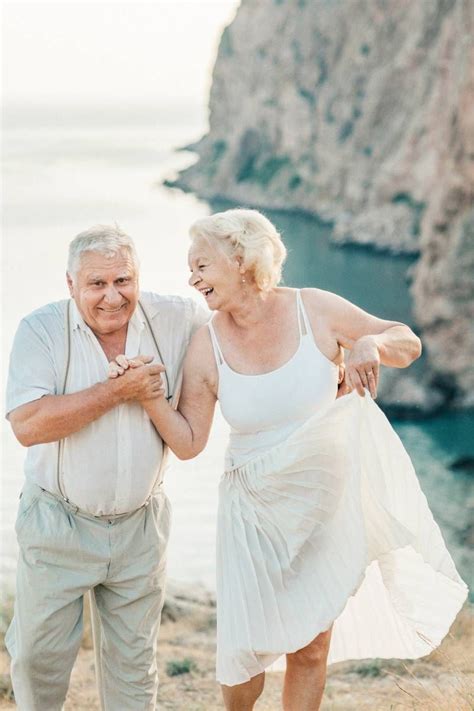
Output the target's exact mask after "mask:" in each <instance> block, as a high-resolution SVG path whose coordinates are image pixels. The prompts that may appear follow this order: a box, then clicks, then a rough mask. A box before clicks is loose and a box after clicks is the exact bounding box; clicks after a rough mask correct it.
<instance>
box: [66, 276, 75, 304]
mask: <svg viewBox="0 0 474 711" xmlns="http://www.w3.org/2000/svg"><path fill="white" fill-rule="evenodd" d="M66 281H67V285H68V289H69V294H70V295H71V298H74V295H73V286H74V285H73V283H72V277H71V275H70V274H69V272H66Z"/></svg>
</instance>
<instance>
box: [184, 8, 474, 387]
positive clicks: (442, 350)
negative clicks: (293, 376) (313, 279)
mask: <svg viewBox="0 0 474 711" xmlns="http://www.w3.org/2000/svg"><path fill="white" fill-rule="evenodd" d="M473 15H474V4H473V3H472V0H415V1H413V0H351V1H350V2H347V0H317V1H314V0H312V1H309V0H286V1H285V0H243V2H242V5H241V7H240V9H239V11H238V13H237V16H236V18H235V20H234V22H233V23H232V24H231V25H230V26H229V27H228V28H227V29H226V30H225V32H224V34H223V37H222V40H221V44H220V48H219V54H218V58H217V62H216V65H215V69H214V75H213V84H212V90H211V98H210V131H209V134H208V135H207V136H205V137H204V139H202V141H201V142H200V143H199V144H198V145H197V147H196V150H197V152H198V155H199V158H200V160H199V161H198V163H197V164H196V165H194V166H192V167H191V168H189V169H188V170H187V171H185V172H184V173H183V174H182V175H181V177H180V179H179V181H178V183H177V184H178V185H181V186H182V187H186V188H189V189H192V190H194V191H196V192H197V193H199V194H200V195H202V196H203V197H216V196H220V197H224V198H229V199H231V200H233V201H236V202H238V203H241V204H252V205H256V206H266V207H274V208H284V209H286V208H290V209H303V210H307V211H309V212H313V213H317V214H319V215H320V216H322V217H324V218H326V219H329V220H332V221H334V239H335V240H336V241H358V242H361V243H367V244H374V245H376V246H378V247H381V248H386V249H390V250H393V251H409V252H416V251H421V259H420V262H419V265H418V267H417V270H416V273H415V281H414V286H413V294H414V298H415V311H416V315H417V319H418V322H419V324H420V325H421V326H422V328H423V334H424V339H425V343H426V344H427V346H428V349H429V353H430V362H431V365H432V370H433V372H434V373H435V374H436V376H437V379H438V382H439V383H442V384H443V385H444V387H447V391H448V390H449V388H451V387H452V392H453V394H455V395H456V396H459V398H460V400H461V401H465V400H466V398H467V397H468V393H469V392H472V391H473V385H474V382H473V378H474V375H473V374H472V372H471V374H469V372H468V370H469V363H467V355H466V354H469V353H472V352H474V334H473V330H472V327H471V326H470V323H469V322H468V318H469V317H470V316H472V313H471V312H470V309H472V306H471V305H472V283H471V284H470V282H469V275H468V268H469V266H472V261H473V256H472V254H473V246H472V243H473V233H474V212H473V209H472V204H473V196H474V80H473V75H472V74H473V66H474V61H473V53H472V37H473V36H474V35H473V33H474V20H473ZM462 351H463V352H462Z"/></svg>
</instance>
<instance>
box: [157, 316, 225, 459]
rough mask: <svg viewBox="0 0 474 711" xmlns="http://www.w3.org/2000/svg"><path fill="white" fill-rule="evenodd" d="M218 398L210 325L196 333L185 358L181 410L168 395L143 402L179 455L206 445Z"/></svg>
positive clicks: (196, 451)
mask: <svg viewBox="0 0 474 711" xmlns="http://www.w3.org/2000/svg"><path fill="white" fill-rule="evenodd" d="M216 401H217V369H216V366H215V361H214V355H213V351H212V344H211V341H210V336H209V329H208V328H207V326H203V327H202V328H200V329H199V330H198V331H197V332H196V333H195V335H194V336H193V338H192V340H191V343H190V345H189V348H188V352H187V354H186V358H185V360H184V370H183V385H182V389H181V396H180V399H179V406H178V410H174V409H173V407H172V406H171V405H170V404H169V403H168V402H167V400H166V399H165V398H164V397H160V398H156V399H153V400H148V401H146V402H144V403H143V407H144V408H145V410H146V412H147V414H148V416H149V417H150V419H151V421H152V422H153V424H154V426H155V427H156V429H157V431H158V432H159V434H160V436H161V438H162V439H163V441H164V442H166V444H167V445H168V446H169V447H170V449H171V450H172V451H173V452H174V453H175V454H176V456H177V457H179V459H192V458H193V457H195V456H196V455H198V454H199V453H200V452H202V450H203V449H204V447H205V446H206V443H207V440H208V437H209V432H210V429H211V424H212V418H213V416H214V408H215V405H216Z"/></svg>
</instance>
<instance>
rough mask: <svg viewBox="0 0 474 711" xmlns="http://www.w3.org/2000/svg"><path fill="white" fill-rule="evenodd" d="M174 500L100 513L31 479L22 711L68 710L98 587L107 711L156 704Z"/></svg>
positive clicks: (18, 679) (25, 503)
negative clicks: (87, 606) (86, 606)
mask: <svg viewBox="0 0 474 711" xmlns="http://www.w3.org/2000/svg"><path fill="white" fill-rule="evenodd" d="M169 527H170V507H169V502H168V499H167V497H166V496H165V494H164V493H159V494H158V495H156V496H153V497H152V498H151V499H150V501H149V503H148V504H147V505H146V506H144V507H142V508H141V509H139V510H138V511H135V512H133V513H131V514H128V515H125V516H123V517H116V518H110V519H105V518H100V519H99V518H94V517H92V516H88V515H85V514H82V513H79V512H77V511H76V510H75V507H73V506H70V505H68V504H66V503H65V502H63V501H61V500H60V499H58V498H56V497H54V496H52V495H51V494H49V493H47V492H45V491H43V490H42V489H41V488H40V487H39V486H36V485H35V484H29V483H27V484H26V485H25V487H24V489H23V492H22V497H21V500H20V507H19V511H18V517H17V523H16V532H17V538H18V543H19V548H20V555H19V561H18V569H17V588H16V600H15V610H14V617H13V620H12V623H11V625H10V627H9V629H8V632H7V636H6V645H7V649H8V651H9V653H10V655H11V658H12V665H11V673H12V681H13V689H14V692H15V699H16V703H17V706H18V708H19V709H20V711H60V709H61V708H62V706H63V703H64V700H65V697H66V693H67V689H68V685H69V677H70V674H71V669H72V666H73V664H74V660H75V658H76V656H77V652H78V649H79V645H80V641H81V633H82V615H83V595H84V593H86V592H87V591H88V590H90V589H94V595H95V600H96V605H97V610H98V613H99V618H100V623H101V624H100V626H101V635H100V636H101V655H100V657H101V665H102V668H101V670H100V675H101V678H102V684H103V703H104V707H105V709H106V710H107V711H119V710H120V711H139V710H140V711H141V710H143V711H145V710H146V711H151V710H152V709H155V708H156V696H157V689H158V673H157V665H156V645H157V639H158V631H159V625H160V616H161V609H162V606H163V600H164V582H165V564H166V546H167V542H168V534H169Z"/></svg>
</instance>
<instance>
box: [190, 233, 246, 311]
mask: <svg viewBox="0 0 474 711" xmlns="http://www.w3.org/2000/svg"><path fill="white" fill-rule="evenodd" d="M188 262H189V268H190V270H191V276H190V278H189V284H190V285H191V286H193V287H194V288H195V289H197V290H198V291H199V293H200V294H202V295H203V297H204V298H205V299H206V303H207V305H208V306H209V308H210V309H212V310H213V311H215V310H217V309H219V310H223V311H227V310H229V309H230V308H232V306H235V305H236V303H238V302H239V301H240V300H241V291H242V272H241V268H240V263H239V261H238V259H232V258H229V257H227V256H226V255H225V254H224V253H223V252H222V251H221V250H220V249H219V248H218V247H217V246H215V245H214V244H213V243H212V241H210V240H207V239H204V238H203V237H196V239H195V240H194V241H193V243H192V245H191V248H190V250H189V254H188Z"/></svg>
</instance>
